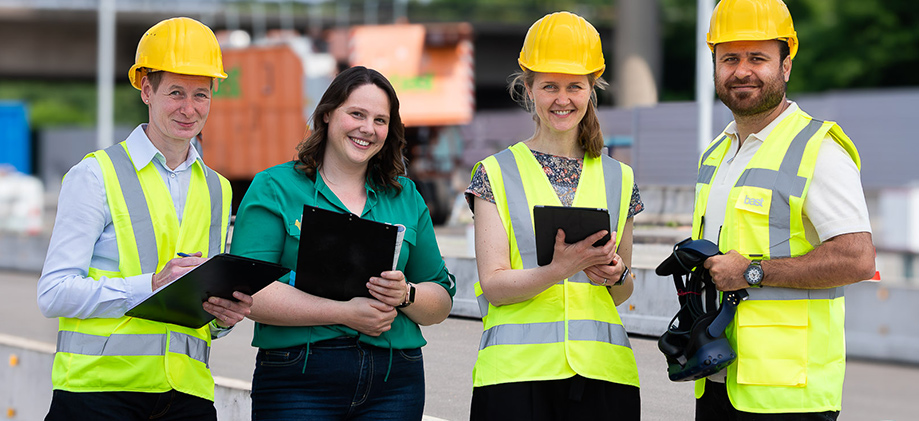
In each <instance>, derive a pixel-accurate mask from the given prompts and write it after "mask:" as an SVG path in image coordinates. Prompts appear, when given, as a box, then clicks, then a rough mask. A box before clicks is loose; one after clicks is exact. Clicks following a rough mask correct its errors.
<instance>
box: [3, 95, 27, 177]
mask: <svg viewBox="0 0 919 421" xmlns="http://www.w3.org/2000/svg"><path fill="white" fill-rule="evenodd" d="M0 164H10V165H12V166H13V167H14V168H16V170H17V171H19V172H21V173H24V174H31V173H32V138H31V136H30V135H29V118H28V115H27V114H26V104H24V103H22V102H12V101H0Z"/></svg>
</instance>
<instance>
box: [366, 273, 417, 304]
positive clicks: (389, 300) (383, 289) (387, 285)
mask: <svg viewBox="0 0 919 421" xmlns="http://www.w3.org/2000/svg"><path fill="white" fill-rule="evenodd" d="M367 289H368V290H370V295H372V296H373V298H376V299H377V300H380V302H381V303H383V304H387V305H390V306H392V307H396V306H398V305H400V304H402V303H404V302H405V297H408V283H407V282H406V281H405V274H403V273H402V271H401V270H390V271H386V272H383V273H381V274H380V276H379V277H376V276H374V277H372V278H370V282H367Z"/></svg>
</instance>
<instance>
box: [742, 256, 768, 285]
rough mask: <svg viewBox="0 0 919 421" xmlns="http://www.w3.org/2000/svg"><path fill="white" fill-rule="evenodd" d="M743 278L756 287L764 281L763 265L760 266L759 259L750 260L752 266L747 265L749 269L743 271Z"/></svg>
mask: <svg viewBox="0 0 919 421" xmlns="http://www.w3.org/2000/svg"><path fill="white" fill-rule="evenodd" d="M743 278H744V280H746V281H747V283H748V284H750V286H754V287H755V286H758V285H759V284H760V283H762V282H763V267H762V266H760V261H759V260H754V261H752V262H750V266H747V270H745V271H744V272H743Z"/></svg>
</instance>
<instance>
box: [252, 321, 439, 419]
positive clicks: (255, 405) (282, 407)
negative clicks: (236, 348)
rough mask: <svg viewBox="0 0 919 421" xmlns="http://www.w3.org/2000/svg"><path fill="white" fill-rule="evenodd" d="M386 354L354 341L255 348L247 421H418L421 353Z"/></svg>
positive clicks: (421, 398)
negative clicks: (250, 414)
mask: <svg viewBox="0 0 919 421" xmlns="http://www.w3.org/2000/svg"><path fill="white" fill-rule="evenodd" d="M391 352H392V353H391V354H390V350H389V349H386V348H379V347H375V346H372V345H367V344H365V343H361V342H359V341H358V340H357V338H336V339H330V340H326V341H320V342H317V343H314V344H312V345H310V346H309V352H308V353H307V347H306V346H305V345H304V346H301V347H294V348H282V349H264V348H262V349H259V351H258V356H257V357H256V359H255V374H254V375H253V379H252V420H253V421H259V420H278V421H282V420H291V421H294V420H297V421H299V420H307V419H308V420H393V421H406V420H421V416H422V414H423V413H424V361H423V360H422V357H421V349H420V348H415V349H402V350H400V349H393V350H392V351H391ZM390 355H392V361H391V364H392V366H391V367H390ZM387 370H389V378H388V379H386V373H387ZM384 379H385V381H384Z"/></svg>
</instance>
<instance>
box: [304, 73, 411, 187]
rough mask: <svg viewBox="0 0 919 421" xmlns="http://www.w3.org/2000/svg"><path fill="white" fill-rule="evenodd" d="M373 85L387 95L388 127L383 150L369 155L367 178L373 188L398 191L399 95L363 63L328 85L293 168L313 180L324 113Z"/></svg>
mask: <svg viewBox="0 0 919 421" xmlns="http://www.w3.org/2000/svg"><path fill="white" fill-rule="evenodd" d="M371 84H372V85H375V86H376V87H378V88H380V89H382V90H383V92H386V96H387V97H389V130H388V132H387V134H386V142H385V143H384V144H383V149H381V150H380V152H378V153H377V154H376V155H374V156H373V158H370V162H369V163H368V168H367V181H368V182H369V183H370V184H371V185H372V186H374V187H378V188H383V189H386V190H390V189H394V190H395V191H396V192H401V191H402V184H400V183H399V181H398V177H399V176H400V175H404V174H405V161H404V157H403V155H402V148H404V147H405V143H406V142H405V126H403V125H402V117H401V116H400V115H399V98H398V97H397V96H396V90H395V89H393V87H392V84H390V83H389V80H387V79H386V77H385V76H383V75H382V74H380V72H378V71H376V70H373V69H368V68H366V67H363V66H355V67H352V68H350V69H347V70H345V71H343V72H341V73H339V74H338V76H336V77H335V80H333V81H332V84H330V85H329V87H328V89H326V91H325V93H324V94H322V99H320V100H319V105H317V106H316V110H315V111H313V115H312V116H310V122H311V124H312V126H313V130H312V132H311V133H310V134H309V135H308V136H307V137H306V139H304V140H303V141H302V142H300V144H299V145H297V160H298V162H297V165H296V168H297V169H298V170H300V171H303V173H304V174H306V175H307V176H308V177H310V178H311V179H315V177H316V172H317V171H318V170H319V167H320V166H321V165H322V156H323V154H324V153H325V147H326V143H327V142H326V141H327V140H328V139H327V136H328V134H329V123H326V122H325V120H324V119H323V116H325V115H326V114H328V113H331V112H332V111H334V110H335V109H336V108H338V107H340V106H341V104H343V103H344V102H345V101H347V100H348V97H349V96H350V95H351V92H354V90H355V89H357V88H359V87H361V86H364V85H371Z"/></svg>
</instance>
